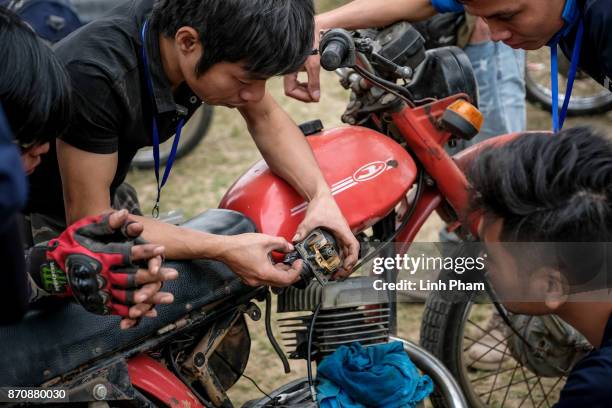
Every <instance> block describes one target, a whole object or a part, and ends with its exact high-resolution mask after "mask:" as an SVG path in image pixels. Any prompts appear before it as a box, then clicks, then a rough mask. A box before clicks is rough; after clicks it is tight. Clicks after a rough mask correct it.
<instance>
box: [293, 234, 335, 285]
mask: <svg viewBox="0 0 612 408" xmlns="http://www.w3.org/2000/svg"><path fill="white" fill-rule="evenodd" d="M294 246H295V251H293V252H290V253H288V254H287V255H285V258H284V259H283V263H285V264H287V265H291V264H293V263H294V262H295V261H297V260H300V259H301V260H302V262H303V266H302V272H301V273H300V277H301V279H300V280H299V281H298V282H297V283H295V284H294V285H293V286H295V287H297V288H300V289H304V288H306V286H308V284H309V283H310V282H311V281H312V279H313V278H316V279H317V281H319V283H320V284H321V285H326V284H327V283H328V282H329V281H330V280H331V277H332V276H333V275H334V273H336V272H337V271H338V270H339V269H340V267H341V266H342V257H341V255H340V251H339V250H338V245H337V243H336V240H335V238H334V236H333V235H332V234H331V233H329V232H328V231H326V230H324V229H321V228H317V229H315V230H313V231H312V232H311V233H310V234H308V236H307V237H306V239H304V240H303V241H301V242H298V243H296V244H295V245H294Z"/></svg>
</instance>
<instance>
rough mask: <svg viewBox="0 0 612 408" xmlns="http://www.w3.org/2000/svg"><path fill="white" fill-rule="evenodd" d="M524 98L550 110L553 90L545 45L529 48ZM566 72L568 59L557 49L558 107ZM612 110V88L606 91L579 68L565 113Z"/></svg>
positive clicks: (563, 93)
mask: <svg viewBox="0 0 612 408" xmlns="http://www.w3.org/2000/svg"><path fill="white" fill-rule="evenodd" d="M525 71H526V72H525V85H526V87H527V99H528V100H529V101H530V102H532V103H535V104H537V105H538V106H540V107H541V108H542V109H544V110H546V111H548V112H550V111H551V109H552V102H551V101H552V91H551V85H550V53H549V51H548V49H545V48H542V49H540V50H535V51H529V52H528V53H527V63H526V64H525ZM568 72H569V61H568V60H567V59H566V58H565V56H564V55H563V52H561V50H559V107H561V106H562V105H563V100H564V97H565V87H566V83H567V75H568ZM610 110H612V92H610V91H608V90H607V89H605V88H604V87H602V86H601V85H600V84H598V83H597V82H596V81H594V80H593V79H591V78H590V77H589V76H588V75H587V74H585V73H582V72H578V74H577V76H576V81H575V83H574V89H573V92H572V99H571V101H570V104H569V109H568V111H567V114H568V116H582V115H596V114H600V113H605V112H608V111H610Z"/></svg>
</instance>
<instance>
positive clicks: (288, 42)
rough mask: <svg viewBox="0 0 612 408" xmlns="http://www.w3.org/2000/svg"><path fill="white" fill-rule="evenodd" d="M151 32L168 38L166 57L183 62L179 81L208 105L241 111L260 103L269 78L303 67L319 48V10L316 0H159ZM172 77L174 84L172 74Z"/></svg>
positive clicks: (179, 69)
mask: <svg viewBox="0 0 612 408" xmlns="http://www.w3.org/2000/svg"><path fill="white" fill-rule="evenodd" d="M151 27H153V28H154V29H155V30H157V31H158V32H159V33H160V34H161V35H162V37H163V39H162V43H161V48H162V54H163V53H164V49H166V50H172V53H173V54H174V56H175V57H176V58H177V59H178V60H179V61H178V71H180V72H177V73H175V76H176V77H177V78H180V79H184V80H185V81H186V82H187V84H188V85H189V87H190V88H191V89H192V90H193V91H194V92H195V93H196V94H197V95H198V96H200V97H201V98H202V99H203V100H204V101H205V102H207V103H209V104H213V105H226V106H230V107H236V106H242V105H244V104H246V103H249V102H256V101H258V100H260V99H261V98H262V97H263V94H264V92H265V81H266V80H267V79H268V78H270V77H273V76H276V75H283V74H287V73H291V72H295V71H297V70H299V68H300V67H301V66H302V65H303V64H304V62H305V61H306V58H307V57H308V56H309V55H310V54H311V51H312V46H313V43H314V38H313V33H314V5H313V3H312V0H223V1H219V0H159V1H158V2H157V3H156V5H155V7H154V10H153V14H152V16H151ZM164 39H165V41H164ZM168 40H170V41H172V43H171V46H168V45H169V44H168ZM164 43H166V44H165V45H164ZM162 58H163V57H162ZM167 74H169V75H168V76H169V78H170V80H171V82H172V76H173V73H172V72H170V73H168V72H167Z"/></svg>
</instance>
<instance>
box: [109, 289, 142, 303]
mask: <svg viewBox="0 0 612 408" xmlns="http://www.w3.org/2000/svg"><path fill="white" fill-rule="evenodd" d="M135 292H136V291H134V290H123V289H111V290H110V293H111V295H112V296H113V298H115V299H116V300H117V301H118V302H119V303H121V304H122V305H128V306H132V305H134V304H135V303H134V293H135ZM115 306H117V305H116V304H115Z"/></svg>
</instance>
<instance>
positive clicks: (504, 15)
mask: <svg viewBox="0 0 612 408" xmlns="http://www.w3.org/2000/svg"><path fill="white" fill-rule="evenodd" d="M459 1H460V2H461V3H463V4H464V5H465V9H466V11H467V12H468V13H470V14H471V15H474V16H477V17H482V18H484V19H485V21H486V22H487V24H488V25H489V28H490V29H491V39H492V40H493V41H503V42H504V43H506V44H507V45H509V46H511V47H512V48H523V49H526V50H535V49H538V48H541V47H543V46H544V45H546V44H547V43H548V42H549V41H550V40H551V38H552V37H553V36H554V35H555V34H556V33H557V32H558V31H559V30H561V28H562V27H563V24H564V22H563V19H562V17H561V16H562V13H563V8H564V6H565V2H566V0H459Z"/></svg>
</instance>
